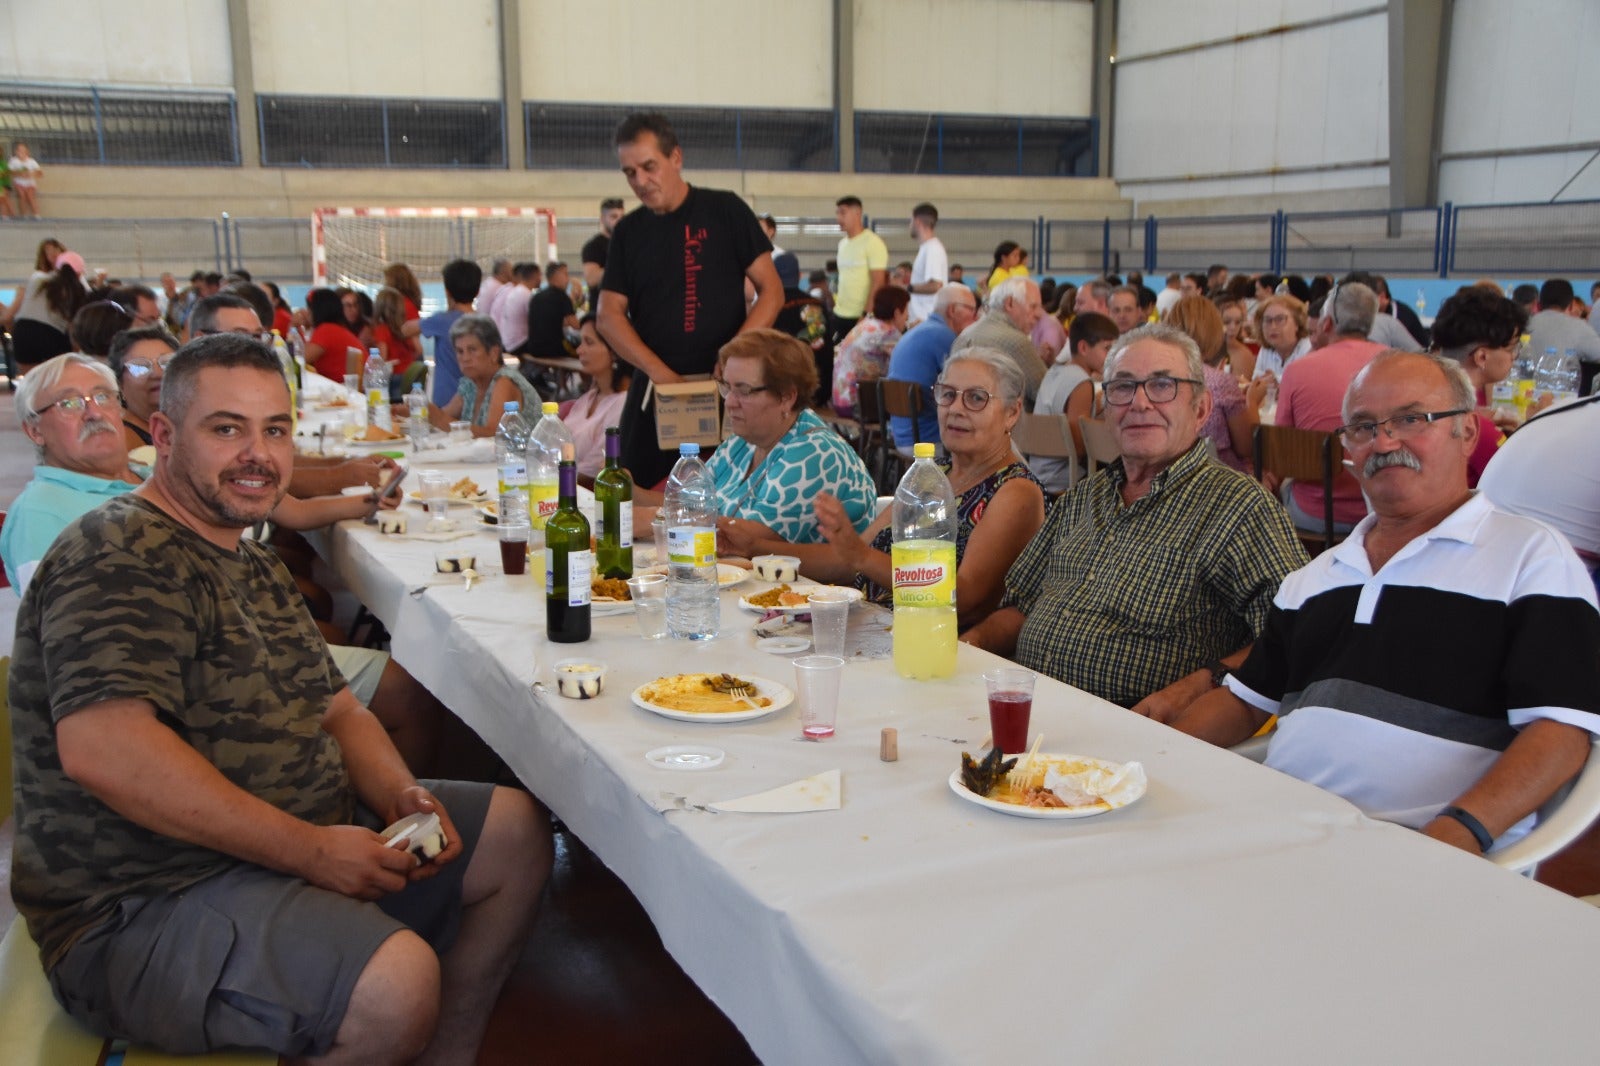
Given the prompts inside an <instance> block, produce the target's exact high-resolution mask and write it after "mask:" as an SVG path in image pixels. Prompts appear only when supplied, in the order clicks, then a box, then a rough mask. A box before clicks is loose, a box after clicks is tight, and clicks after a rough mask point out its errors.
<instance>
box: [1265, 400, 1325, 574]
mask: <svg viewBox="0 0 1600 1066" xmlns="http://www.w3.org/2000/svg"><path fill="white" fill-rule="evenodd" d="M1255 451H1256V456H1255V471H1256V480H1258V481H1259V480H1260V479H1261V476H1262V475H1263V474H1264V473H1271V474H1273V475H1275V476H1276V477H1278V478H1280V479H1285V478H1293V479H1294V480H1296V481H1309V482H1320V483H1321V485H1322V531H1321V532H1320V533H1319V532H1317V531H1316V530H1313V529H1302V528H1297V529H1296V530H1295V533H1296V535H1297V536H1299V538H1300V539H1301V540H1303V541H1306V542H1308V549H1309V547H1310V545H1314V544H1321V545H1322V547H1323V548H1331V547H1333V545H1334V536H1335V534H1334V530H1333V482H1334V478H1335V476H1336V475H1337V474H1338V472H1339V471H1340V470H1341V469H1342V466H1341V463H1342V461H1343V459H1344V446H1343V445H1342V444H1340V443H1339V436H1338V434H1336V433H1325V432H1323V431H1321V430H1315V429H1295V428H1293V427H1292V426H1257V427H1256V431H1255ZM1319 550H1320V549H1319ZM1312 554H1316V553H1315V552H1313V553H1312Z"/></svg>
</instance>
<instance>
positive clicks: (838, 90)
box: [833, 0, 856, 174]
mask: <svg viewBox="0 0 1600 1066" xmlns="http://www.w3.org/2000/svg"><path fill="white" fill-rule="evenodd" d="M833 113H834V115H835V117H836V118H837V120H838V124H839V129H838V139H837V140H838V146H839V173H841V174H854V173H855V172H856V5H855V0H833Z"/></svg>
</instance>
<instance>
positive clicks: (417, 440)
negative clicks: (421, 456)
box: [406, 381, 428, 451]
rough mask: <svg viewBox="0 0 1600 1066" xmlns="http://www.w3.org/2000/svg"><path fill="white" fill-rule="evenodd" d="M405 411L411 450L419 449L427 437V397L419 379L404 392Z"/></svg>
mask: <svg viewBox="0 0 1600 1066" xmlns="http://www.w3.org/2000/svg"><path fill="white" fill-rule="evenodd" d="M406 412H407V414H406V436H408V437H410V438H411V448H412V450H413V451H416V450H420V449H421V448H422V445H423V442H425V441H426V440H427V439H428V397H427V395H426V394H424V393H423V391H422V382H420V381H419V382H416V383H415V384H413V385H412V386H411V391H410V392H408V393H406Z"/></svg>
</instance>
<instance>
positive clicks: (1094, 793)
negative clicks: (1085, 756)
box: [1044, 762, 1145, 807]
mask: <svg viewBox="0 0 1600 1066" xmlns="http://www.w3.org/2000/svg"><path fill="white" fill-rule="evenodd" d="M1044 787H1045V788H1046V789H1048V790H1049V791H1051V792H1054V793H1055V794H1056V795H1057V796H1058V797H1060V799H1061V801H1062V802H1063V803H1065V804H1067V805H1068V806H1069V807H1085V806H1088V805H1089V804H1092V803H1105V804H1108V805H1109V806H1112V807H1121V806H1124V805H1125V804H1127V803H1129V802H1131V801H1132V799H1133V797H1134V796H1137V795H1138V794H1139V793H1141V792H1143V791H1144V789H1145V772H1144V765H1143V764H1142V763H1137V762H1128V763H1123V764H1122V765H1121V766H1119V767H1117V768H1116V769H1114V770H1113V769H1110V768H1108V767H1104V766H1091V767H1090V768H1089V769H1087V770H1079V771H1077V772H1076V773H1070V774H1064V773H1061V772H1060V771H1059V770H1057V769H1056V768H1055V767H1053V766H1052V767H1051V768H1050V769H1049V770H1047V771H1045V775H1044Z"/></svg>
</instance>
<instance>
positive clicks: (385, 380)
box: [361, 348, 394, 433]
mask: <svg viewBox="0 0 1600 1066" xmlns="http://www.w3.org/2000/svg"><path fill="white" fill-rule="evenodd" d="M361 387H362V388H363V389H365V390H366V393H367V424H368V425H369V426H377V427H378V428H379V429H387V430H389V431H390V432H391V433H392V432H394V419H393V418H392V417H391V416H390V414H389V364H388V363H386V362H384V361H383V355H382V353H380V352H379V351H378V349H376V348H368V349H367V370H366V373H365V374H363V375H362V379H361Z"/></svg>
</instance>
